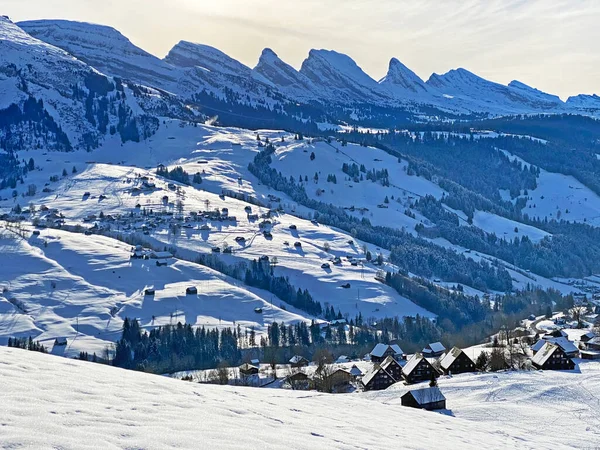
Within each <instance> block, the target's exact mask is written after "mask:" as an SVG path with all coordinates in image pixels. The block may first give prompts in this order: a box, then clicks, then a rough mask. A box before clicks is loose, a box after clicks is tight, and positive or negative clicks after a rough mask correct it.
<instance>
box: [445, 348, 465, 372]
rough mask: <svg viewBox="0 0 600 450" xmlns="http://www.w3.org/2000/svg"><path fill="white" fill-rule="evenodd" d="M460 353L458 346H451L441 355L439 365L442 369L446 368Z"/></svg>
mask: <svg viewBox="0 0 600 450" xmlns="http://www.w3.org/2000/svg"><path fill="white" fill-rule="evenodd" d="M461 353H462V350H461V349H460V348H458V347H453V348H452V349H451V350H450V351H449V352H448V353H446V354H445V355H444V356H442V358H441V359H440V366H442V367H443V368H444V369H448V367H450V366H451V365H452V363H453V362H454V361H456V358H458V357H459V356H460V354H461Z"/></svg>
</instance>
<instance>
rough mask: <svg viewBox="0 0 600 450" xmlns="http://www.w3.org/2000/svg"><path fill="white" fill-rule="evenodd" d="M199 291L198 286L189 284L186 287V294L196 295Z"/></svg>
mask: <svg viewBox="0 0 600 450" xmlns="http://www.w3.org/2000/svg"><path fill="white" fill-rule="evenodd" d="M197 293H198V289H197V288H196V286H189V287H187V288H186V289H185V294H186V295H196V294H197Z"/></svg>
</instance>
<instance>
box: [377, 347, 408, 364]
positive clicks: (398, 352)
mask: <svg viewBox="0 0 600 450" xmlns="http://www.w3.org/2000/svg"><path fill="white" fill-rule="evenodd" d="M369 355H370V356H371V361H373V362H375V363H380V362H382V361H383V360H385V359H386V358H387V357H388V356H392V357H393V358H394V359H396V360H400V359H402V358H404V352H403V351H402V349H401V348H400V347H399V346H398V345H397V344H392V345H386V344H381V343H380V344H377V345H376V346H375V347H374V348H373V350H371V353H369Z"/></svg>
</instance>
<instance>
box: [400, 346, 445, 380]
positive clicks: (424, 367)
mask: <svg viewBox="0 0 600 450" xmlns="http://www.w3.org/2000/svg"><path fill="white" fill-rule="evenodd" d="M432 374H433V376H436V377H437V376H438V372H437V370H435V368H434V367H433V366H432V365H431V363H430V362H429V361H428V360H427V358H425V357H424V356H423V355H422V354H421V353H415V354H414V355H413V356H412V358H410V359H409V360H408V362H407V363H406V365H405V366H404V367H403V368H402V376H403V377H404V379H405V380H406V382H407V383H409V384H412V383H419V382H421V381H429V380H431V377H432Z"/></svg>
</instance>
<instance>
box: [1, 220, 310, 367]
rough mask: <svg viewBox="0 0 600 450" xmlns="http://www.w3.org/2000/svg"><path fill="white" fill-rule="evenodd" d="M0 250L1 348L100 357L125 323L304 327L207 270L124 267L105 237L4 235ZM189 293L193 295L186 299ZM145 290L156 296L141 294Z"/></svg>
mask: <svg viewBox="0 0 600 450" xmlns="http://www.w3.org/2000/svg"><path fill="white" fill-rule="evenodd" d="M27 235H28V236H30V235H31V233H30V232H29V231H28V232H27ZM0 246H1V248H2V251H3V253H7V254H8V253H10V255H11V260H12V264H10V265H3V266H2V268H1V269H0V279H1V280H2V282H0V288H1V289H2V290H3V291H4V292H3V293H2V294H0V306H1V309H0V344H2V345H5V344H6V341H7V340H8V338H10V337H28V336H30V335H31V336H36V340H39V341H41V342H43V343H44V344H45V345H48V346H49V347H50V348H52V343H53V341H54V339H56V338H59V337H65V338H67V339H68V341H69V345H68V346H67V347H62V348H61V347H56V348H55V352H58V354H64V355H65V356H77V355H78V354H79V352H80V351H86V352H90V353H92V352H96V354H98V355H101V354H102V352H103V351H104V349H105V348H106V346H107V345H108V344H110V343H111V342H114V341H115V340H116V339H118V338H120V333H121V329H122V327H123V319H124V318H126V317H137V318H138V319H139V321H140V324H141V325H142V326H143V327H147V328H150V327H154V326H159V325H165V324H170V323H171V324H175V323H177V322H178V321H179V322H182V323H190V324H192V325H194V326H206V327H209V328H213V327H217V328H225V327H235V326H236V325H237V324H239V325H240V326H241V327H242V329H246V328H247V329H250V328H255V330H256V332H257V333H259V334H260V333H262V332H264V331H265V330H266V326H267V323H271V322H273V321H278V322H282V321H283V322H285V323H295V322H297V321H299V320H304V316H302V315H298V314H295V313H293V312H287V311H284V310H282V309H281V308H280V307H279V306H280V304H281V301H277V302H275V303H274V304H273V305H272V306H271V304H270V302H271V299H272V295H271V294H270V293H268V292H264V291H261V290H258V289H252V288H246V287H244V286H243V285H240V284H241V283H239V282H237V281H236V280H233V279H231V278H229V277H226V276H224V275H223V274H221V273H218V272H216V271H214V270H211V269H208V268H206V267H203V266H200V265H197V264H193V263H189V262H186V261H182V260H176V259H171V260H170V262H171V264H169V265H168V266H166V267H157V266H156V264H155V262H154V261H153V260H130V254H131V246H129V245H127V244H124V243H122V242H119V241H117V240H114V239H110V238H107V237H102V236H84V235H83V234H81V233H71V232H67V231H61V230H44V231H42V232H41V233H40V235H39V236H31V237H29V238H27V239H21V238H19V237H17V235H16V234H15V233H11V232H7V231H3V232H2V235H1V236H0ZM25 268H27V269H25ZM189 286H195V287H196V288H197V289H198V294H197V295H186V288H187V287H189ZM146 289H154V290H155V294H154V295H152V296H148V295H145V290H146ZM255 308H262V309H263V313H262V314H257V313H255V312H254V309H255ZM287 309H288V310H290V311H294V308H293V307H290V306H289V305H288V306H287ZM300 314H302V313H300Z"/></svg>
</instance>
